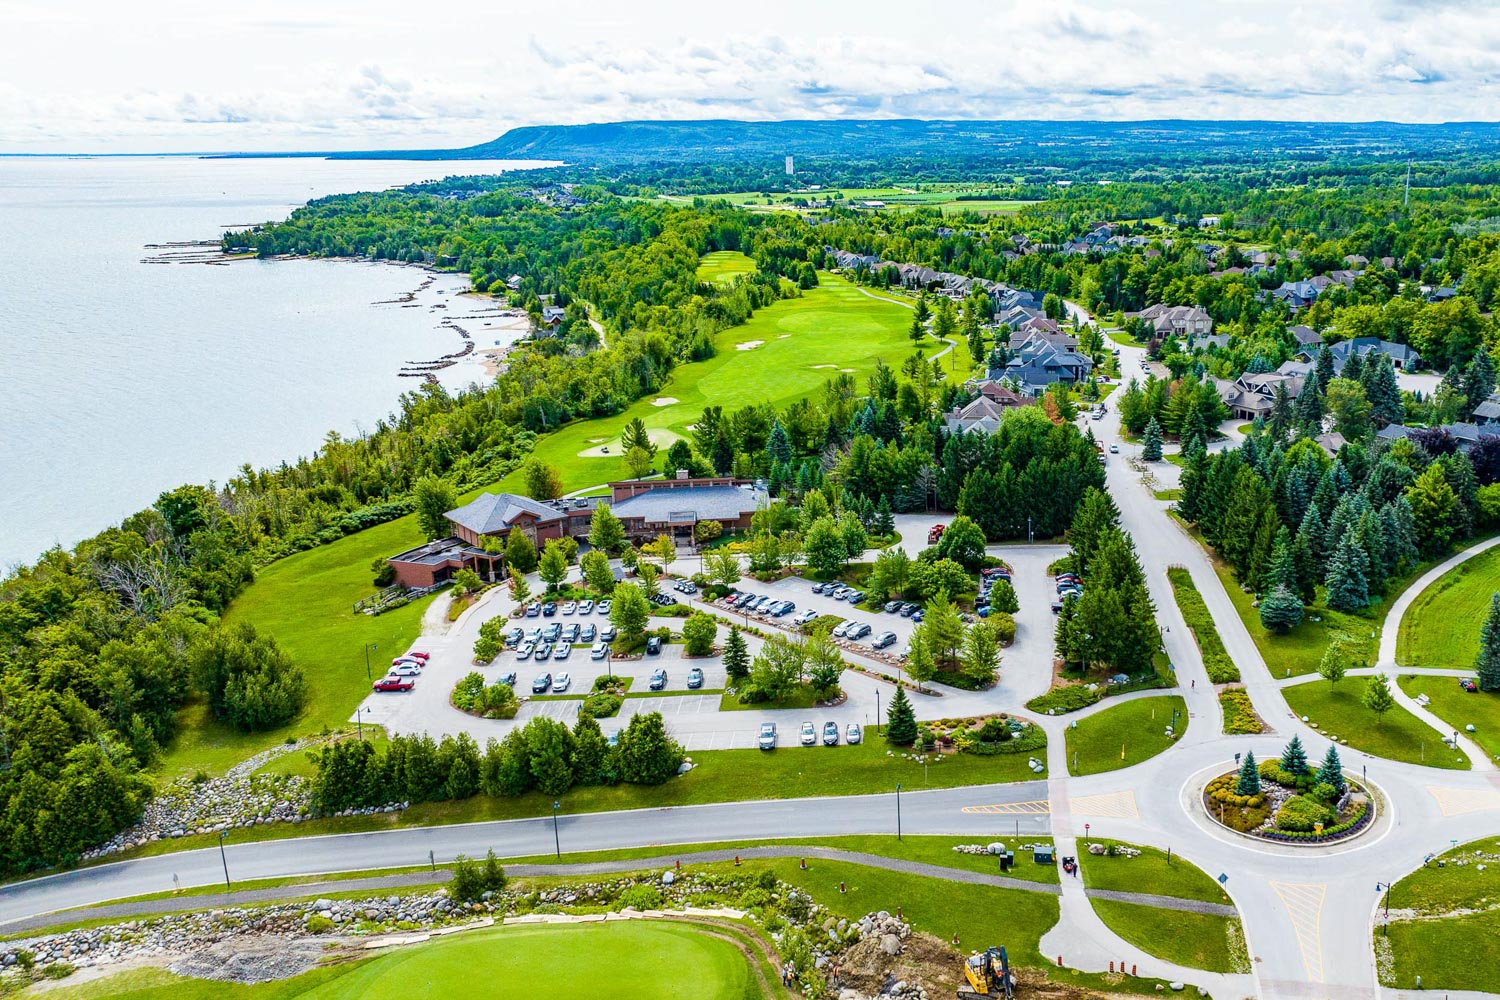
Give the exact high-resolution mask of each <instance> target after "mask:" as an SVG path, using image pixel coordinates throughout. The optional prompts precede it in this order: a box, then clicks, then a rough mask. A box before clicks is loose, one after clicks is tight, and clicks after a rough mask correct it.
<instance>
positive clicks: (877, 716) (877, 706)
mask: <svg viewBox="0 0 1500 1000" xmlns="http://www.w3.org/2000/svg"><path fill="white" fill-rule="evenodd" d="M875 735H876V736H879V735H880V688H876V689H875Z"/></svg>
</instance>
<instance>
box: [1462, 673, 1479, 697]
mask: <svg viewBox="0 0 1500 1000" xmlns="http://www.w3.org/2000/svg"><path fill="white" fill-rule="evenodd" d="M1458 686H1459V687H1461V688H1463V689H1464V690H1465V691H1467V692H1469V693H1470V694H1473V693H1474V692H1475V691H1478V690H1479V685H1478V684H1475V683H1474V682H1473V681H1472V680H1470V679H1469V678H1467V677H1465V678H1464V679H1463V680H1461V681H1459V682H1458Z"/></svg>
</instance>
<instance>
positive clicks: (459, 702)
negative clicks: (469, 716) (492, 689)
mask: <svg viewBox="0 0 1500 1000" xmlns="http://www.w3.org/2000/svg"><path fill="white" fill-rule="evenodd" d="M483 693H484V675H483V674H481V673H480V672H479V671H477V670H476V671H474V672H473V673H470V674H469V675H467V676H466V677H464V679H463V680H461V681H459V682H458V683H457V684H455V685H453V707H454V708H456V709H459V710H460V711H464V712H470V711H473V709H474V703H475V702H476V701H478V700H479V696H480V695H481V694H483Z"/></svg>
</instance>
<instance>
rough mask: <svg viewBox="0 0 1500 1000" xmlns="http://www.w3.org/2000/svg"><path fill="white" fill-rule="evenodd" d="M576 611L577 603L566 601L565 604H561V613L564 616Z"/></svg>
mask: <svg viewBox="0 0 1500 1000" xmlns="http://www.w3.org/2000/svg"><path fill="white" fill-rule="evenodd" d="M577 610H578V602H577V601H568V602H566V603H565V604H563V606H562V613H563V614H565V615H571V614H572V613H573V612H575V611H577Z"/></svg>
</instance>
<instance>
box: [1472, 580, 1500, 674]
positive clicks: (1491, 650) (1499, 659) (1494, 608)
mask: <svg viewBox="0 0 1500 1000" xmlns="http://www.w3.org/2000/svg"><path fill="white" fill-rule="evenodd" d="M1474 671H1475V673H1477V674H1478V675H1479V676H1478V682H1479V690H1481V691H1500V593H1496V594H1492V595H1490V612H1489V614H1488V615H1486V616H1485V619H1484V627H1483V628H1481V629H1480V630H1479V656H1478V657H1477V658H1476V659H1475V660H1474Z"/></svg>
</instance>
